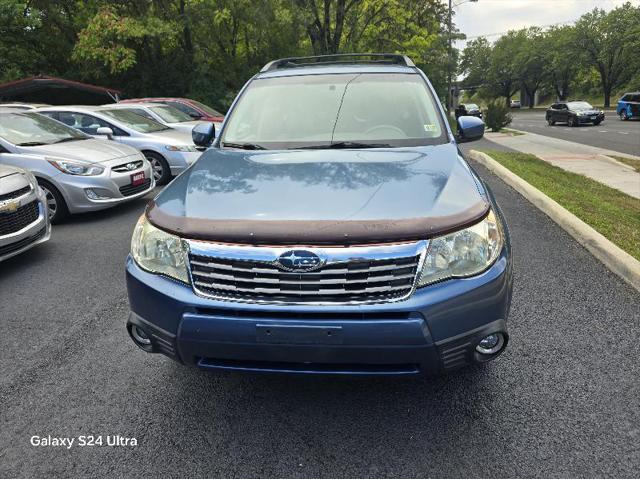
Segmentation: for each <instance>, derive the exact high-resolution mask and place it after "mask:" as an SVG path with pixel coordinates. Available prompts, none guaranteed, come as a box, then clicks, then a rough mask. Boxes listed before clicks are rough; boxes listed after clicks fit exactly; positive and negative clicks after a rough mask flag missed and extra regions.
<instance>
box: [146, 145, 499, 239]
mask: <svg viewBox="0 0 640 479" xmlns="http://www.w3.org/2000/svg"><path fill="white" fill-rule="evenodd" d="M488 207H489V204H488V202H487V199H486V196H485V194H484V190H482V186H481V185H480V184H479V182H478V181H477V179H476V177H475V175H473V174H472V173H471V170H470V169H469V167H468V165H467V164H466V163H465V162H464V161H463V160H462V159H461V158H460V157H459V156H458V151H457V148H456V146H455V145H453V144H445V145H438V146H428V147H420V148H396V149H375V150H374V149H366V150H287V151H258V152H253V151H250V152H248V151H241V150H222V149H218V148H212V149H210V150H208V151H207V152H206V153H204V154H203V155H202V157H201V158H200V159H199V160H198V161H197V162H196V163H195V164H194V165H193V166H192V167H191V168H189V170H187V171H186V172H185V173H183V174H182V175H180V176H179V177H178V178H177V179H175V180H174V181H173V183H172V184H171V185H169V186H168V187H167V188H166V189H165V190H164V191H163V192H162V193H161V194H160V195H159V196H158V197H157V198H156V199H155V201H154V202H153V203H152V204H151V205H150V207H149V208H148V210H147V215H148V218H149V220H150V221H151V222H152V223H153V224H155V225H156V226H158V227H160V228H162V229H165V230H168V231H171V232H174V233H176V234H179V235H181V236H186V237H191V238H196V239H198V238H199V239H206V240H212V241H228V242H238V243H252V244H255V243H259V244H284V243H286V244H292V243H298V244H300V243H302V244H321V243H332V244H335V243H372V242H386V241H397V240H409V239H423V238H426V237H430V236H433V235H435V234H438V233H442V232H445V231H450V230H453V229H456V228H458V227H460V226H462V225H466V224H471V223H473V222H475V221H478V220H479V219H480V218H482V217H483V216H484V215H485V214H486V213H487V211H488Z"/></svg>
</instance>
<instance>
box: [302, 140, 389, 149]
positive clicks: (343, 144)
mask: <svg viewBox="0 0 640 479" xmlns="http://www.w3.org/2000/svg"><path fill="white" fill-rule="evenodd" d="M390 147H391V145H390V144H388V143H358V142H357V141H338V142H336V143H330V144H329V145H312V146H302V147H300V149H308V150H324V149H335V150H339V149H351V148H353V149H361V148H390ZM296 149H298V148H296Z"/></svg>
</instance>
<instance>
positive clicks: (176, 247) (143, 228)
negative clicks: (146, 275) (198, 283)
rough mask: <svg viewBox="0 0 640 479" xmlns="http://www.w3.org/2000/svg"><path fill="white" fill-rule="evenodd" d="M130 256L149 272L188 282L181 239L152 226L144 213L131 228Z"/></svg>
mask: <svg viewBox="0 0 640 479" xmlns="http://www.w3.org/2000/svg"><path fill="white" fill-rule="evenodd" d="M131 256H133V259H134V260H135V262H136V263H138V265H139V266H140V267H141V268H142V269H144V270H146V271H149V272H150V273H156V274H164V275H166V276H169V277H171V278H174V279H177V280H178V281H182V282H183V283H189V275H188V273H187V265H186V263H185V249H184V247H183V245H182V240H181V239H180V238H179V237H177V236H174V235H172V234H169V233H165V232H164V231H162V230H160V229H158V228H156V227H155V226H153V225H152V224H151V223H149V221H147V218H146V216H145V215H142V216H141V217H140V219H139V220H138V224H136V228H135V230H133V237H132V238H131Z"/></svg>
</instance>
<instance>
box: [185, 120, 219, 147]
mask: <svg viewBox="0 0 640 479" xmlns="http://www.w3.org/2000/svg"><path fill="white" fill-rule="evenodd" d="M191 138H192V139H193V142H194V143H195V144H196V146H203V147H205V148H209V147H210V146H211V143H213V140H214V139H215V138H216V127H215V126H213V123H208V122H207V123H200V124H199V125H196V126H194V127H193V130H191Z"/></svg>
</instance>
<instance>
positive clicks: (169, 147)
mask: <svg viewBox="0 0 640 479" xmlns="http://www.w3.org/2000/svg"><path fill="white" fill-rule="evenodd" d="M165 148H166V149H167V150H169V151H185V152H188V151H191V152H193V151H198V150H197V149H196V147H195V145H178V146H175V145H167V146H165Z"/></svg>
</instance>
